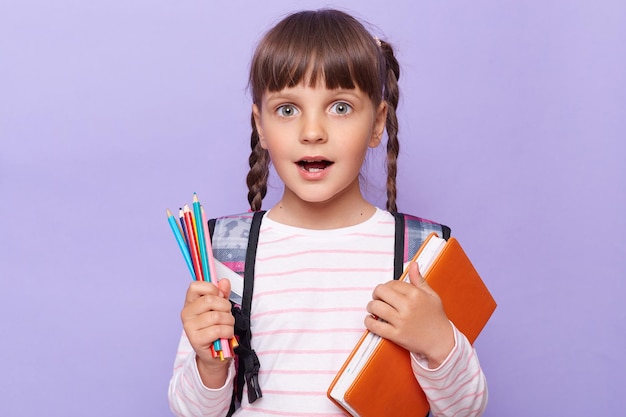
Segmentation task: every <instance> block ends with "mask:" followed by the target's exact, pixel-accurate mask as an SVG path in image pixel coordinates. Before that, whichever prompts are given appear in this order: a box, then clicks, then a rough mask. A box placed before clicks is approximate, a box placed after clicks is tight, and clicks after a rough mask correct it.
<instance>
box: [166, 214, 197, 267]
mask: <svg viewBox="0 0 626 417" xmlns="http://www.w3.org/2000/svg"><path fill="white" fill-rule="evenodd" d="M166 213H167V221H168V222H169V223H170V226H171V228H172V232H173V233H174V237H176V242H177V243H178V247H179V248H180V251H181V252H182V254H183V257H184V258H185V263H186V264H187V268H189V272H190V273H191V276H192V278H193V279H196V274H195V273H194V271H193V265H192V263H191V256H190V255H189V250H188V249H187V244H186V243H185V239H184V237H183V234H182V233H181V229H180V227H179V226H178V223H177V222H176V219H175V218H174V215H173V214H172V212H171V211H170V210H169V209H166Z"/></svg>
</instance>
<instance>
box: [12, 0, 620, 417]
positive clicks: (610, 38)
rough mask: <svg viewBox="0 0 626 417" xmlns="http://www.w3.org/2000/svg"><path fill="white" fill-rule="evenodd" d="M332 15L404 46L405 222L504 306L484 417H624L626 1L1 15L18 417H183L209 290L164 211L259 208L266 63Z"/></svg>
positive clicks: (266, 5)
mask: <svg viewBox="0 0 626 417" xmlns="http://www.w3.org/2000/svg"><path fill="white" fill-rule="evenodd" d="M325 5H334V6H336V7H340V8H344V9H346V10H348V11H351V12H353V13H354V14H355V15H357V16H359V17H361V18H364V19H366V20H368V21H369V22H371V23H372V24H373V25H374V26H375V27H377V28H380V29H375V31H374V32H375V33H377V34H379V36H380V37H383V38H386V39H388V40H389V41H390V42H392V43H393V44H394V45H395V46H396V48H397V55H398V58H399V60H400V62H401V64H402V69H403V74H402V79H401V88H402V89H401V92H402V94H403V95H402V101H401V109H400V110H399V116H400V121H401V131H400V133H401V144H402V151H401V159H400V164H401V165H400V169H401V171H400V178H399V187H400V190H401V193H400V197H399V208H400V209H401V210H402V211H405V212H410V213H413V214H417V215H420V216H423V217H428V218H431V219H434V220H438V221H440V222H444V223H446V224H449V225H450V226H452V229H453V233H454V234H455V235H456V236H457V237H458V238H459V239H460V240H461V241H462V242H463V243H464V245H465V246H466V249H467V251H468V253H469V255H470V256H471V258H472V259H473V260H474V262H475V264H476V267H477V269H478V270H479V272H481V274H482V275H483V277H484V280H485V281H486V283H487V285H488V286H489V288H490V289H491V290H492V292H493V294H494V296H495V298H496V300H497V301H498V304H499V307H498V309H497V310H496V313H495V315H494V316H493V318H492V320H491V321H490V322H489V323H488V325H487V327H486V328H485V330H484V332H483V333H482V334H481V336H480V337H479V339H478V341H477V343H476V345H477V348H478V350H479V355H480V358H481V363H482V365H483V367H484V370H485V372H486V374H487V377H488V381H489V386H490V405H489V408H488V411H487V413H486V415H487V416H529V415H533V416H556V415H562V416H587V415H611V416H613V415H619V414H621V413H623V412H624V411H623V410H625V409H626V396H624V394H623V380H624V373H625V371H626V359H625V355H624V349H625V348H626V343H625V342H626V313H625V311H626V310H625V309H624V307H623V298H624V295H625V294H626V291H625V289H626V286H625V284H624V281H625V278H626V277H625V275H626V256H625V255H626V244H625V243H624V238H623V235H624V232H626V224H625V223H626V222H625V220H624V213H626V202H625V195H626V186H625V185H626V168H625V165H624V160H625V157H626V145H624V139H625V134H624V132H626V75H625V74H626V53H625V49H624V48H625V45H626V24H625V22H626V3H624V2H622V1H620V0H614V1H610V0H603V1H596V2H588V1H582V0H581V1H565V0H562V1H559V0H542V1H524V2H519V1H502V0H483V1H472V2H469V1H454V2H442V1H419V2H411V1H408V0H407V1H398V2H395V3H394V4H393V5H392V4H391V3H390V2H382V3H381V2H380V1H361V0H353V1H343V2H340V1H337V2H334V3H333V2H317V1H302V2H292V3H289V2H284V1H264V2H243V1H224V2H219V3H217V2H210V1H182V2H174V1H162V0H151V1H148V0H143V1H120V0H107V1H102V0H94V1H88V2H86V1H70V0H63V1H56V2H48V1H43V0H40V1H35V0H30V1H29V0H23V1H19V2H3V3H2V5H0V61H1V62H0V222H2V224H1V228H0V230H1V238H0V239H1V240H0V242H1V244H2V250H1V251H0V280H1V281H0V283H1V284H0V285H1V286H0V317H1V319H0V334H1V335H2V343H1V344H0V360H1V363H2V372H1V375H2V377H1V378H0V415H2V416H66V417H70V416H76V417H78V416H81V417H82V416H167V415H170V412H169V408H168V405H167V398H166V390H167V384H168V380H169V376H170V373H171V366H172V362H173V358H174V353H175V350H176V344H177V342H178V337H179V335H180V331H181V325H180V320H179V311H180V308H181V305H182V302H183V299H184V292H185V289H186V287H187V285H188V281H189V279H190V278H189V276H188V275H187V270H186V268H185V265H184V263H183V261H182V257H181V256H180V254H179V253H178V249H177V247H176V244H175V241H174V239H173V237H172V235H171V231H170V230H169V226H168V224H167V221H166V217H165V208H166V207H169V208H172V209H175V208H177V207H178V206H179V205H181V204H183V203H187V202H190V201H191V196H192V193H193V192H194V191H196V192H198V195H199V196H200V199H201V201H202V202H203V204H204V205H205V207H206V209H207V211H208V213H207V214H208V215H209V216H215V215H219V214H227V213H233V212H239V211H245V210H246V208H247V205H246V198H245V195H246V189H245V186H244V176H245V174H246V172H247V170H246V161H247V156H248V148H247V147H248V138H249V111H250V98H249V95H248V93H247V91H246V74H247V68H248V63H249V59H250V56H251V53H252V50H253V48H254V45H255V43H256V41H257V40H258V38H259V36H260V35H261V34H262V33H263V32H264V31H265V30H266V29H267V28H269V27H270V26H271V25H272V24H273V23H274V22H275V21H276V20H277V19H278V18H279V17H280V16H282V15H283V14H284V13H286V12H289V11H293V10H296V9H300V8H317V7H321V6H325ZM381 160H382V159H381V155H380V153H378V154H376V155H374V158H373V159H372V160H371V161H370V163H369V169H370V171H374V172H379V170H380V167H381V164H382V162H381ZM273 184H274V187H275V188H273V189H272V191H271V193H270V196H269V198H268V200H267V201H266V205H265V207H269V206H270V205H271V203H272V202H273V201H275V199H276V196H277V195H279V191H280V190H279V188H278V186H277V184H278V183H277V182H276V181H275V179H274V180H273ZM368 195H370V197H371V198H372V199H373V200H374V201H375V202H376V203H377V204H382V202H383V191H382V189H381V184H380V182H378V183H377V182H376V181H373V184H372V185H371V186H370V187H369V188H368Z"/></svg>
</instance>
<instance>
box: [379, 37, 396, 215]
mask: <svg viewBox="0 0 626 417" xmlns="http://www.w3.org/2000/svg"><path fill="white" fill-rule="evenodd" d="M380 47H381V49H382V52H383V56H384V57H385V61H386V64H387V65H386V74H385V87H384V92H383V99H384V100H385V101H386V102H387V121H386V129H387V210H388V211H392V212H395V211H397V210H398V208H397V205H396V196H397V188H396V176H397V174H398V154H399V153H400V143H399V141H398V118H397V116H396V109H397V107H398V100H399V99H400V90H399V88H398V80H399V79H400V65H399V64H398V60H397V59H396V57H395V56H394V54H393V48H392V47H391V45H389V44H388V43H387V42H384V41H380Z"/></svg>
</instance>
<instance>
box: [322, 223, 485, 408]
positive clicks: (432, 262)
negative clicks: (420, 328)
mask: <svg viewBox="0 0 626 417" xmlns="http://www.w3.org/2000/svg"><path fill="white" fill-rule="evenodd" d="M412 261H415V262H417V264H418V266H419V270H420V272H421V273H422V276H423V277H424V279H425V280H426V281H427V282H428V284H429V285H430V286H431V287H432V289H433V290H435V291H436V292H437V294H439V296H440V297H441V300H442V302H443V308H444V310H445V312H446V315H447V316H448V318H449V319H450V321H452V323H454V325H455V326H456V327H457V329H459V330H460V331H461V332H462V333H463V334H464V335H465V336H466V337H467V338H468V340H469V341H470V343H474V340H476V337H477V336H478V334H479V333H480V332H481V330H482V329H483V327H484V326H485V324H486V323H487V321H488V320H489V318H490V317H491V314H492V313H493V311H494V310H495V308H496V302H495V300H494V299H493V297H492V296H491V294H490V293H489V290H488V289H487V287H486V286H485V284H484V283H483V281H482V279H481V278H480V276H479V275H478V272H476V269H475V268H474V266H473V265H472V263H471V261H470V260H469V258H468V257H467V255H466V254H465V252H464V251H463V248H462V247H461V245H459V242H458V241H457V240H456V239H455V238H450V239H449V240H448V241H446V240H444V239H441V238H439V237H437V235H436V234H434V233H432V234H431V235H430V236H428V238H427V239H426V241H425V242H424V244H423V245H422V247H421V248H420V249H419V250H418V251H417V254H416V255H415V257H414V258H413V260H412ZM407 269H408V268H407ZM407 269H405V271H404V273H403V274H402V276H401V277H400V279H401V280H402V279H406V280H408V275H407ZM409 355H410V354H409V352H408V351H407V350H405V349H404V348H401V347H400V346H398V345H396V344H395V343H393V342H391V341H389V340H387V339H383V338H381V337H380V336H377V335H375V334H374V333H371V332H369V331H365V333H364V334H363V336H362V337H361V339H360V340H359V342H358V343H357V345H356V346H355V348H354V349H353V351H352V353H351V354H350V356H349V357H348V359H347V360H346V362H345V363H344V365H343V366H342V367H341V369H340V370H339V372H338V373H337V376H336V377H335V379H334V380H333V382H332V384H331V385H330V387H329V388H328V392H327V395H328V398H330V400H332V401H333V402H334V403H335V404H336V405H337V406H339V407H340V408H341V409H342V410H343V411H344V413H345V414H346V415H349V416H355V417H379V416H408V415H412V416H425V415H426V414H427V413H428V410H429V405H428V401H427V400H426V396H425V394H424V391H422V389H421V387H420V386H419V383H418V382H417V380H416V379H415V376H414V375H413V370H412V368H411V358H410V356H409Z"/></svg>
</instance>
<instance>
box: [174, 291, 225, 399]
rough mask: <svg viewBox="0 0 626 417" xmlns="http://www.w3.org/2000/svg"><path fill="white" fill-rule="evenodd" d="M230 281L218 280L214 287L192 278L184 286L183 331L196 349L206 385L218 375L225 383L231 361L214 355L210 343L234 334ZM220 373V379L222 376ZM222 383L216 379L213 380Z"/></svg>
mask: <svg viewBox="0 0 626 417" xmlns="http://www.w3.org/2000/svg"><path fill="white" fill-rule="evenodd" d="M229 295H230V281H228V279H221V280H219V281H218V283H217V286H216V285H214V284H213V283H210V282H205V281H193V282H192V283H191V284H190V285H189V288H188V289H187V295H186V297H185V305H184V307H183V310H182V311H181V313H180V316H181V319H182V322H183V328H184V329H185V334H186V335H187V338H188V339H189V342H190V343H191V346H192V347H193V349H194V350H195V352H196V355H197V359H196V360H197V362H198V370H199V371H200V376H201V377H202V380H203V382H204V383H205V385H206V386H207V387H209V388H211V387H210V386H209V385H214V384H213V383H209V384H208V385H207V383H208V382H210V380H211V379H213V378H214V377H217V379H218V380H221V384H223V383H224V380H225V377H226V372H227V371H228V365H229V364H230V361H228V360H226V361H225V360H220V359H219V358H214V357H213V355H212V353H211V346H213V342H214V341H215V340H218V339H221V338H225V339H231V338H233V337H234V325H235V318H234V317H233V315H232V313H231V304H230V301H229V300H228V297H229ZM221 376H223V378H222V377H221ZM215 383H216V385H217V387H219V386H221V384H220V382H219V381H216V382H215Z"/></svg>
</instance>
